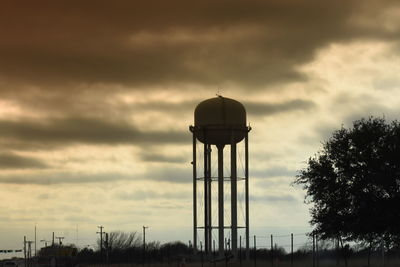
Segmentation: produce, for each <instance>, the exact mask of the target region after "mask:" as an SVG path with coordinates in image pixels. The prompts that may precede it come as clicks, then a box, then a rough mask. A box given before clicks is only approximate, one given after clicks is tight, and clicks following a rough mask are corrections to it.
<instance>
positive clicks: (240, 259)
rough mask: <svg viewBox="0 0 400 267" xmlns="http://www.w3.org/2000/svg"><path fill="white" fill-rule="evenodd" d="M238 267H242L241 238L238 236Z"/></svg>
mask: <svg viewBox="0 0 400 267" xmlns="http://www.w3.org/2000/svg"><path fill="white" fill-rule="evenodd" d="M239 266H240V267H242V236H239Z"/></svg>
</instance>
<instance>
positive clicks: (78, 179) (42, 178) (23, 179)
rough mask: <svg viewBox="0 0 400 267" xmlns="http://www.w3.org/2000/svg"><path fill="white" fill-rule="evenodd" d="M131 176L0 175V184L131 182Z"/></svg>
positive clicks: (65, 173)
mask: <svg viewBox="0 0 400 267" xmlns="http://www.w3.org/2000/svg"><path fill="white" fill-rule="evenodd" d="M131 179H132V176H130V175H126V174H120V173H95V174H91V173H72V172H56V173H34V174H29V175H26V174H0V184H19V185H32V184H34V185H59V184H88V183H106V182H115V181H121V180H131Z"/></svg>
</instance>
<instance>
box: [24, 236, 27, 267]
mask: <svg viewBox="0 0 400 267" xmlns="http://www.w3.org/2000/svg"><path fill="white" fill-rule="evenodd" d="M24 261H25V267H27V264H26V236H24Z"/></svg>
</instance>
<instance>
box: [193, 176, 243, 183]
mask: <svg viewBox="0 0 400 267" xmlns="http://www.w3.org/2000/svg"><path fill="white" fill-rule="evenodd" d="M208 178H209V177H207V179H208ZM218 179H219V178H218V176H213V177H211V181H218ZM196 180H198V181H204V176H202V177H197V178H196ZM236 180H237V181H243V180H246V178H245V177H237V178H236ZM224 181H227V182H230V181H231V177H230V176H225V177H224Z"/></svg>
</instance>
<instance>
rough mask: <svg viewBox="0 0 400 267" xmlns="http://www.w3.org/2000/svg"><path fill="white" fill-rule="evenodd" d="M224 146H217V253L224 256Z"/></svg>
mask: <svg viewBox="0 0 400 267" xmlns="http://www.w3.org/2000/svg"><path fill="white" fill-rule="evenodd" d="M224 146H225V145H218V146H217V148H218V253H219V256H223V255H224Z"/></svg>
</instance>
